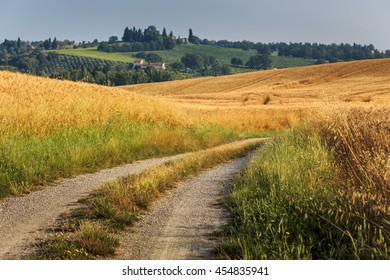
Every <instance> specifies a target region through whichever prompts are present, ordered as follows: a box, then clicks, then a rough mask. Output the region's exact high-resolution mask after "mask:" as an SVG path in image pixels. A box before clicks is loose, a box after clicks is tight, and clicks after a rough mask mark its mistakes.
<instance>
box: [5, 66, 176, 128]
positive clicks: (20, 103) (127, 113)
mask: <svg viewBox="0 0 390 280" xmlns="http://www.w3.org/2000/svg"><path fill="white" fill-rule="evenodd" d="M165 103H166V102H163V101H158V100H156V98H153V97H145V96H140V95H138V94H129V92H127V91H124V90H122V89H119V88H110V87H103V86H98V85H92V84H86V83H76V82H69V81H58V80H52V79H47V78H39V77H34V76H30V75H23V74H17V73H9V72H4V71H0V132H2V133H5V132H7V131H8V132H10V131H11V132H12V133H17V134H19V133H25V132H32V133H34V134H37V135H47V134H50V133H52V132H53V131H56V130H59V129H63V128H70V127H83V126H89V125H96V124H101V123H106V122H109V121H110V120H111V119H116V120H118V119H124V120H125V119H129V118H130V119H133V120H135V121H140V122H154V121H164V122H167V123H171V124H175V123H177V124H181V123H182V122H183V120H184V117H183V116H182V115H181V114H180V110H178V109H175V106H170V105H169V106H167V105H166V104H165Z"/></svg>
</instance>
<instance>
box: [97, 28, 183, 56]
mask: <svg viewBox="0 0 390 280" xmlns="http://www.w3.org/2000/svg"><path fill="white" fill-rule="evenodd" d="M181 43H182V40H181V39H176V37H174V36H173V32H172V31H171V32H170V33H169V34H167V31H166V29H165V28H164V29H163V31H162V33H161V32H160V31H159V30H157V28H156V27H155V26H153V25H151V26H149V27H148V28H146V29H145V30H143V31H142V30H141V29H136V28H135V27H133V28H132V29H130V28H128V27H126V29H125V31H124V33H123V36H122V42H121V43H119V39H118V37H117V36H111V37H110V38H109V40H108V42H101V43H100V44H99V46H98V50H99V51H103V52H140V51H156V50H171V49H173V48H174V47H175V46H176V44H181Z"/></svg>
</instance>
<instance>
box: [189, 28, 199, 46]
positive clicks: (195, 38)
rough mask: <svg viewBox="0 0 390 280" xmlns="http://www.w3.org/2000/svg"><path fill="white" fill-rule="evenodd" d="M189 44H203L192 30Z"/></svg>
mask: <svg viewBox="0 0 390 280" xmlns="http://www.w3.org/2000/svg"><path fill="white" fill-rule="evenodd" d="M188 42H190V43H191V44H199V43H200V42H201V40H200V39H199V38H198V37H196V36H195V35H194V33H193V32H192V29H191V28H190V30H189V34H188Z"/></svg>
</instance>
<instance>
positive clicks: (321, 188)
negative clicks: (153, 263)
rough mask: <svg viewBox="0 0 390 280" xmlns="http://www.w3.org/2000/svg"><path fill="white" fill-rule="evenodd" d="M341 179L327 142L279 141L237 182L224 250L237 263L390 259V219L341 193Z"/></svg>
mask: <svg viewBox="0 0 390 280" xmlns="http://www.w3.org/2000/svg"><path fill="white" fill-rule="evenodd" d="M336 177H337V166H336V162H335V159H334V157H333V151H332V148H331V147H329V146H327V145H326V143H325V141H324V138H323V136H320V135H319V134H316V133H315V132H313V131H312V130H310V129H309V130H308V131H307V130H306V131H305V129H295V130H293V131H288V132H286V133H285V134H284V135H282V136H280V137H278V138H276V139H275V140H274V141H273V142H271V143H269V144H268V145H266V146H265V147H264V149H263V150H262V151H261V152H259V154H258V155H257V156H256V157H255V158H254V160H253V161H252V162H251V164H250V166H249V167H248V168H247V170H246V171H245V172H244V174H243V175H242V176H241V177H240V178H239V179H238V180H237V182H236V184H235V187H234V189H233V190H232V192H231V195H230V199H229V201H228V204H229V206H230V207H231V209H232V212H233V215H234V222H233V223H232V225H231V227H230V228H229V229H227V230H226V238H225V241H224V242H223V244H222V245H221V246H220V247H219V248H218V250H219V252H220V253H221V255H222V256H223V257H225V258H230V259H272V260H274V259H276V260H285V259H390V238H389V237H390V233H389V232H388V231H387V229H386V227H388V221H389V216H388V213H387V214H386V213H383V212H382V211H381V210H380V209H378V208H376V207H374V206H370V204H367V203H364V201H360V199H361V198H362V197H364V196H361V195H360V196H359V195H358V193H357V192H356V191H355V190H354V188H351V189H350V190H349V191H348V193H347V192H345V191H342V190H343V189H345V188H346V186H342V185H340V184H341V182H339V181H338V180H337V179H336ZM343 183H344V184H345V182H343ZM362 188H363V189H364V190H365V192H370V190H369V189H365V188H364V187H362ZM371 191H373V190H371ZM371 205H373V204H371Z"/></svg>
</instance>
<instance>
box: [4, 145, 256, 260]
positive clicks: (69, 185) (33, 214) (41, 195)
mask: <svg viewBox="0 0 390 280" xmlns="http://www.w3.org/2000/svg"><path fill="white" fill-rule="evenodd" d="M255 141H259V139H249V140H243V141H238V142H235V143H231V144H227V145H224V146H232V145H241V144H244V143H250V142H255ZM184 156H185V154H182V155H177V156H171V157H165V158H160V159H148V160H143V161H139V162H135V163H133V164H128V165H124V166H121V167H116V168H112V169H106V170H102V171H100V172H97V173H93V174H87V175H81V176H77V177H75V178H72V179H66V180H63V181H62V182H60V183H58V184H55V185H53V186H50V187H48V188H45V189H44V190H41V191H36V192H33V193H30V194H28V195H25V196H22V197H9V198H6V199H4V200H2V201H0V259H20V258H21V257H23V256H24V255H26V250H28V249H29V248H30V247H31V245H32V244H34V243H36V241H37V240H39V239H40V238H43V237H44V236H45V235H46V233H45V230H47V229H50V228H51V227H52V226H53V225H54V224H55V222H56V219H58V217H59V216H60V215H61V214H62V213H65V212H69V211H70V210H72V209H74V208H75V207H78V206H79V204H78V201H79V200H80V199H82V198H84V197H86V196H87V195H88V194H89V193H91V192H92V191H94V190H96V189H98V188H99V186H100V185H101V184H102V183H103V182H108V181H112V180H115V179H118V178H120V177H124V176H128V175H131V174H136V173H140V172H142V171H144V170H146V169H148V168H151V167H154V166H158V165H162V164H163V163H165V162H168V161H171V160H174V159H178V158H180V157H184Z"/></svg>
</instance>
